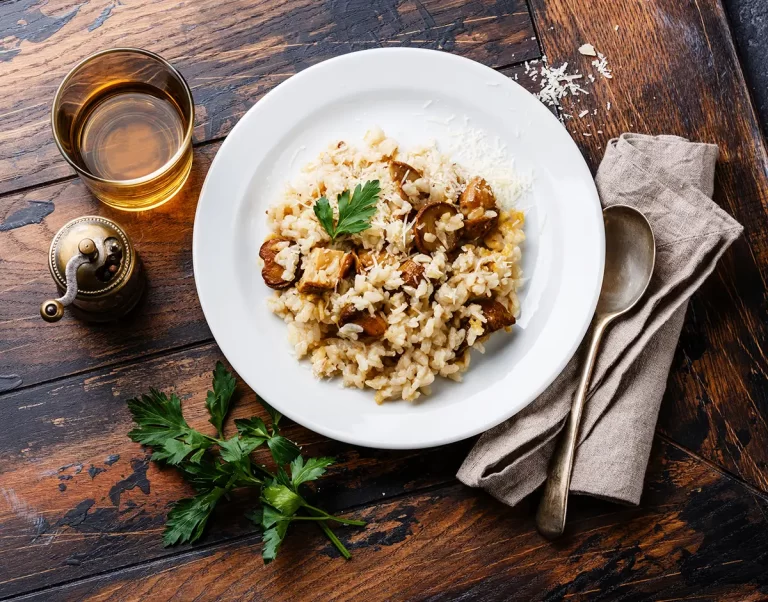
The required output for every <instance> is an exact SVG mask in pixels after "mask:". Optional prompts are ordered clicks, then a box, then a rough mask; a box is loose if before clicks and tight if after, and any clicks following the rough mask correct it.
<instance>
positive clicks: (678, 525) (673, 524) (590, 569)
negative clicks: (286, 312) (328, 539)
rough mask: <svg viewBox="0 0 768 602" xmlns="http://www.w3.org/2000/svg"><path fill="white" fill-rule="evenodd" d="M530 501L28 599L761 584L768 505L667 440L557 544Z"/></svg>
mask: <svg viewBox="0 0 768 602" xmlns="http://www.w3.org/2000/svg"><path fill="white" fill-rule="evenodd" d="M535 501H536V500H529V501H528V503H524V504H522V505H521V506H520V507H518V508H514V509H510V508H507V507H505V506H502V505H501V504H499V503H497V502H495V501H494V500H492V499H491V498H490V497H488V496H486V495H484V494H482V493H478V492H477V491H473V490H469V489H467V488H463V487H461V486H459V485H453V486H448V487H445V488H442V489H440V490H437V491H433V492H430V493H418V494H415V495H409V496H406V497H403V498H401V499H398V500H395V501H389V502H382V503H379V504H374V505H371V506H369V507H367V508H365V509H361V510H358V511H355V512H353V513H352V514H351V516H354V517H355V518H363V519H365V520H367V521H369V526H368V527H367V528H366V529H365V530H364V531H360V532H356V531H351V530H346V529H340V530H339V531H338V532H339V534H340V536H341V537H342V539H343V540H344V541H345V542H346V543H347V545H348V546H349V547H350V548H351V549H352V551H353V554H354V556H353V559H352V560H351V561H350V562H344V561H343V560H341V559H340V558H339V557H338V554H336V553H335V552H334V550H332V549H331V548H330V546H328V545H327V544H326V543H325V542H324V541H323V540H322V536H321V535H319V534H318V533H316V532H315V530H313V529H312V528H295V530H294V532H293V533H292V534H290V535H289V539H288V540H286V544H285V546H284V547H283V549H282V550H281V552H280V557H279V558H278V559H277V560H276V561H275V562H274V563H273V564H271V565H269V566H266V567H265V566H263V565H262V564H261V560H260V558H259V552H260V541H259V537H258V536H250V537H246V538H244V539H241V540H237V541H234V542H230V543H227V544H223V545H216V546H213V547H207V548H201V549H194V548H192V549H189V550H188V551H187V552H186V553H184V554H180V555H178V556H175V557H172V558H168V559H164V560H161V561H159V562H153V563H150V564H147V565H142V566H137V567H134V568H130V569H128V570H124V571H119V572H116V573H113V574H110V575H105V576H99V577H96V578H93V579H89V580H85V581H82V582H78V583H73V584H70V585H65V586H63V587H60V588H56V589H53V590H47V591H45V592H42V593H41V594H40V595H39V596H33V597H31V599H33V600H38V599H39V600H46V601H55V600H71V599H78V600H85V599H87V600H110V601H113V602H115V601H121V600H135V599H152V600H158V601H162V600H171V599H174V600H176V599H192V598H196V597H197V596H201V597H202V598H204V599H207V600H213V599H227V600H290V601H293V600H331V599H332V600H360V599H367V600H415V599H419V600H564V599H571V598H575V599H578V600H586V599H589V600H611V601H613V600H633V601H651V600H653V601H656V600H681V599H695V600H733V601H736V600H738V601H746V600H762V599H765V596H766V593H767V592H768V575H767V574H766V572H765V563H766V561H768V528H767V527H768V524H766V523H767V519H766V516H768V501H766V499H765V498H764V497H763V496H761V495H759V494H755V493H753V492H752V491H750V490H749V489H747V488H746V487H744V486H742V485H741V484H739V483H737V482H736V481H734V480H732V479H731V478H729V477H726V476H724V475H723V474H721V473H719V472H718V471H716V470H713V469H711V468H709V467H707V466H706V465H704V464H703V463H701V462H699V461H697V460H695V459H693V458H692V457H691V456H689V455H687V454H686V453H684V452H682V451H681V450H679V449H678V448H675V447H673V446H672V445H669V444H666V443H661V444H660V445H658V446H657V447H656V449H655V450H654V453H653V462H652V465H651V467H650V470H649V473H648V476H647V485H646V493H645V495H644V498H643V502H642V505H641V507H640V508H632V509H628V508H620V507H617V506H614V505H611V504H607V503H604V502H597V501H595V500H584V499H582V500H574V503H573V504H572V508H571V511H570V514H571V521H570V523H569V526H568V530H567V532H566V535H565V537H564V538H563V539H562V540H560V541H558V542H557V543H556V544H552V543H548V542H546V541H545V540H543V539H542V538H541V536H539V535H538V533H536V531H535V529H534V527H533V520H532V515H533V512H534V509H535V505H534V504H535ZM292 529H293V527H292ZM196 599H197V598H196Z"/></svg>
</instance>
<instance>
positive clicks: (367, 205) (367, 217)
mask: <svg viewBox="0 0 768 602" xmlns="http://www.w3.org/2000/svg"><path fill="white" fill-rule="evenodd" d="M379 192H381V187H380V186H379V181H378V180H371V181H369V182H366V183H365V185H364V186H361V185H360V184H358V185H357V186H355V192H354V193H353V194H352V197H351V198H350V197H349V191H346V190H345V191H344V193H342V194H341V195H339V223H338V224H336V236H339V235H340V234H356V233H358V232H362V231H363V230H367V229H368V228H370V227H371V218H372V217H373V216H374V214H375V213H376V204H377V203H378V201H379Z"/></svg>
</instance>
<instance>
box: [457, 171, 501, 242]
mask: <svg viewBox="0 0 768 602" xmlns="http://www.w3.org/2000/svg"><path fill="white" fill-rule="evenodd" d="M459 209H461V213H462V214H463V215H464V236H465V237H466V238H468V239H470V240H475V239H478V238H483V237H484V236H485V235H486V234H488V232H490V231H491V229H492V228H493V227H494V226H495V225H496V224H497V223H498V222H499V208H498V205H497V204H496V197H495V196H494V194H493V190H492V189H491V186H490V185H489V184H488V182H486V181H485V180H484V179H483V178H480V177H475V178H472V179H471V180H470V181H469V182H468V183H467V187H466V188H465V189H464V192H462V193H461V196H459Z"/></svg>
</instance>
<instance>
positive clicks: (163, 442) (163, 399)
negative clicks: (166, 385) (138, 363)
mask: <svg viewBox="0 0 768 602" xmlns="http://www.w3.org/2000/svg"><path fill="white" fill-rule="evenodd" d="M128 409H129V410H130V412H131V414H132V416H133V420H134V422H135V423H136V428H135V429H133V430H132V431H131V432H129V433H128V436H129V437H130V438H131V439H133V440H134V441H136V442H137V443H141V444H143V445H151V446H152V447H153V449H154V453H153V455H152V459H154V460H159V461H163V462H167V463H169V464H174V465H178V464H179V463H181V462H182V461H184V459H185V458H186V457H187V456H189V455H190V454H192V457H191V458H190V461H192V462H199V461H200V459H201V458H202V457H203V454H204V453H205V450H206V449H208V448H209V447H210V446H211V445H212V441H211V440H210V439H209V438H208V437H206V436H205V435H203V434H202V433H200V432H198V431H196V430H195V429H193V428H191V427H190V426H189V425H188V424H187V421H186V420H184V416H183V415H182V413H181V401H180V400H179V398H178V397H177V396H176V394H175V393H173V394H171V397H170V398H168V396H167V395H166V394H165V393H162V392H160V391H157V390H156V389H150V391H149V394H148V395H142V396H141V397H140V398H139V397H136V398H134V399H130V400H128Z"/></svg>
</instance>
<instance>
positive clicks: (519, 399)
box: [193, 48, 605, 449]
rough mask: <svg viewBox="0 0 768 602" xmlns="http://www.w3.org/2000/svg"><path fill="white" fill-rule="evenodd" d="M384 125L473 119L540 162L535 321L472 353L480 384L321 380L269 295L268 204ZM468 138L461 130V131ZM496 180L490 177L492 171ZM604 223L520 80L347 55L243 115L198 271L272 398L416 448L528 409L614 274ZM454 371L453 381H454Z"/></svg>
mask: <svg viewBox="0 0 768 602" xmlns="http://www.w3.org/2000/svg"><path fill="white" fill-rule="evenodd" d="M374 125H378V126H380V127H381V128H382V129H383V130H384V131H385V132H386V134H387V135H388V136H391V137H394V138H395V139H396V140H398V141H399V142H400V143H401V144H402V145H404V146H410V145H416V144H420V143H424V142H426V141H428V140H430V139H435V140H436V141H437V142H438V145H441V144H442V143H446V144H447V137H448V136H452V135H454V134H455V133H456V129H457V128H458V129H461V128H462V127H464V126H467V127H471V128H475V129H477V130H480V131H482V132H484V133H485V134H487V135H488V136H489V137H490V138H491V139H492V140H496V138H498V142H499V143H500V144H501V145H506V149H507V152H508V154H509V155H510V156H512V157H514V158H515V161H516V165H517V168H518V169H519V171H520V172H523V173H524V172H526V171H529V170H533V177H534V180H533V187H532V191H531V192H530V193H529V194H528V195H527V196H526V197H524V198H523V199H522V200H521V201H520V206H521V208H524V209H525V210H526V228H525V230H526V235H527V241H526V243H525V245H524V247H523V269H524V272H525V276H527V277H529V278H530V280H528V282H527V284H526V286H525V287H524V289H523V291H522V293H521V319H520V320H519V322H518V325H517V326H515V327H514V328H513V332H512V334H510V335H501V334H497V335H495V336H493V337H491V339H490V341H489V343H488V344H487V346H486V347H487V352H486V354H485V355H481V354H479V353H477V352H476V351H473V352H472V355H473V357H472V365H471V367H470V369H469V371H468V372H467V373H466V374H465V377H464V382H462V383H454V382H452V381H444V382H440V383H439V384H438V383H437V382H436V386H434V387H433V394H432V395H431V396H429V397H427V398H422V399H420V400H419V402H417V403H408V402H402V401H398V402H390V403H386V404H384V405H381V406H378V405H376V403H374V400H373V392H372V391H370V390H368V391H360V390H357V389H346V388H343V387H342V386H341V385H340V383H339V381H338V380H335V381H334V380H332V381H318V380H317V379H315V378H314V377H313V376H312V373H311V369H310V366H309V363H308V362H307V361H302V362H298V361H297V360H296V359H295V357H294V356H293V355H292V352H291V347H290V345H289V343H288V340H287V328H286V325H285V323H283V321H282V320H281V319H280V318H278V317H276V316H274V315H273V314H272V313H271V312H270V311H269V310H268V308H267V306H266V300H267V297H268V296H270V295H271V294H272V291H271V290H270V289H268V288H267V287H266V286H265V285H264V282H263V281H262V278H261V270H260V267H259V264H258V251H259V247H260V245H261V243H262V242H263V240H264V238H265V236H266V235H267V233H268V228H267V224H266V219H265V217H266V216H265V211H266V209H267V207H268V206H269V205H271V204H272V203H274V202H276V201H277V200H278V198H279V195H280V192H281V190H282V187H283V186H284V184H285V182H287V181H289V180H290V179H291V178H292V177H295V175H296V174H297V173H298V171H299V170H300V168H301V166H302V165H303V164H305V163H306V162H308V161H309V160H310V159H312V158H314V157H315V156H316V155H317V154H318V153H319V152H320V151H321V150H322V149H324V148H325V147H326V146H327V145H328V144H330V143H331V142H332V141H334V140H338V139H342V138H344V139H346V140H349V141H352V142H360V141H361V140H362V137H363V134H364V133H365V131H366V130H367V129H369V128H370V127H371V126H374ZM451 139H452V140H454V141H455V138H451ZM481 175H482V174H481ZM604 246H605V243H604V232H603V220H602V214H601V210H600V204H599V201H598V197H597V192H596V190H595V186H594V183H593V181H592V177H591V175H590V172H589V169H588V168H587V166H586V164H585V163H584V160H583V159H582V157H581V154H580V153H579V151H578V149H577V148H576V145H575V144H574V143H573V141H572V140H571V138H570V136H569V135H568V133H567V132H566V130H565V129H564V128H563V126H562V125H561V124H560V123H559V122H558V121H557V119H555V117H554V116H553V115H552V114H551V113H550V112H549V111H548V110H547V109H546V108H545V107H544V106H543V105H542V104H541V103H539V101H538V100H536V99H535V98H534V97H533V96H532V95H531V94H529V93H528V92H527V91H525V90H524V89H523V88H522V87H520V86H519V85H517V84H516V83H515V82H513V81H512V80H510V79H509V78H508V77H506V76H504V75H502V74H500V73H498V72H496V71H494V70H492V69H490V68H488V67H485V66H483V65H480V64H479V63H476V62H474V61H470V60H468V59H464V58H460V57H457V56H453V55H450V54H446V53H442V52H436V51H429V50H416V49H401V48H398V49H381V50H379V49H377V50H367V51H364V52H356V53H352V54H347V55H344V56H341V57H338V58H335V59H331V60H328V61H325V62H324V63H321V64H319V65H316V66H314V67H312V68H310V69H307V70H306V71H303V72H302V73H300V74H298V75H295V76H293V77H292V78H291V79H289V80H288V81H286V82H284V83H282V84H280V85H279V86H278V87H277V88H275V89H274V90H273V91H271V92H270V93H269V94H267V95H266V96H265V97H264V98H263V99H261V100H260V101H259V102H258V103H257V104H256V105H255V106H254V107H252V108H251V109H250V110H249V111H248V112H247V113H246V114H245V115H244V116H243V118H242V119H241V120H240V122H239V123H238V124H237V125H236V126H235V128H234V129H233V130H232V133H230V134H229V136H228V137H227V139H226V141H225V142H224V144H223V145H222V147H221V149H220V150H219V152H218V154H217V155H216V159H215V160H214V162H213V164H212V165H211V169H210V171H209V172H208V177H207V178H206V180H205V185H204V186H203V190H202V192H201V193H200V200H199V202H198V206H197V215H196V216H195V230H194V239H193V259H194V271H195V281H196V283H197V291H198V294H199V296H200V303H201V304H202V307H203V311H204V313H205V317H206V319H207V320H208V324H209V326H210V328H211V331H212V332H213V335H214V337H215V338H216V342H217V343H218V344H219V346H220V347H221V350H222V351H223V353H224V355H225V356H226V357H227V359H228V360H229V361H230V362H231V364H232V366H233V367H234V368H235V370H236V371H237V372H238V373H239V374H240V376H241V377H242V378H243V380H245V382H246V383H247V384H248V385H249V386H250V387H251V388H253V390H254V391H256V392H257V393H258V394H259V395H260V396H261V397H262V398H264V399H265V400H266V401H268V402H269V403H270V404H272V405H273V406H275V407H276V408H277V409H278V410H280V411H281V412H283V413H284V414H285V415H286V416H288V417H289V418H292V419H293V420H295V421H296V422H298V423H300V424H302V425H304V426H306V427H307V428H309V429H312V430H314V431H317V432H319V433H322V434H323V435H327V436H328V437H332V438H334V439H338V440H341V441H346V442H349V443H353V444H357V445H364V446H369V447H378V448H392V449H412V448H423V447H430V446H434V445H440V444H444V443H450V442H453V441H457V440H460V439H464V438H466V437H470V436H472V435H475V434H477V433H480V432H482V431H484V430H487V429H489V428H491V427H493V426H495V425H497V424H499V423H500V422H502V421H503V420H505V419H507V418H509V417H510V416H512V415H513V414H515V413H516V412H519V411H520V410H521V409H522V408H524V407H525V406H526V405H528V404H529V403H530V402H531V401H532V400H533V399H535V398H536V396H537V395H538V394H539V393H541V392H542V391H543V390H544V389H545V388H546V387H547V386H548V385H549V384H550V383H551V382H552V381H553V380H554V378H555V377H556V376H557V375H558V374H559V373H560V371H561V370H562V369H563V367H564V366H565V364H566V363H567V361H568V360H569V359H570V357H571V356H572V355H573V353H574V351H575V350H576V347H577V346H578V344H579V342H580V341H581V339H582V337H583V336H584V333H585V332H586V329H587V326H588V325H589V322H590V319H591V317H592V314H593V312H594V309H595V305H596V303H597V296H598V293H599V290H600V283H601V281H602V275H603V260H604ZM442 380H443V379H438V381H442Z"/></svg>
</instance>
